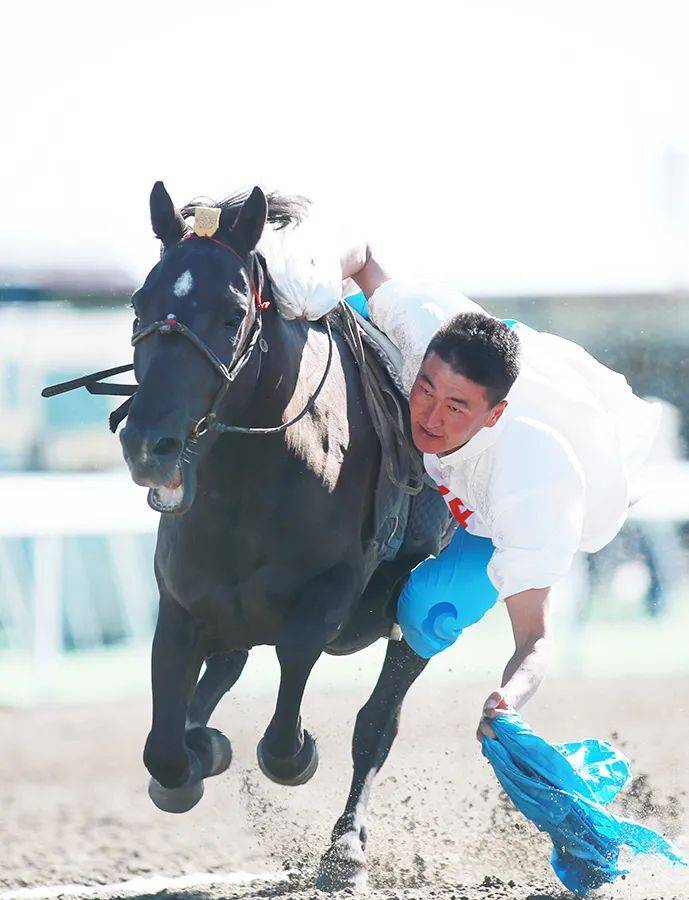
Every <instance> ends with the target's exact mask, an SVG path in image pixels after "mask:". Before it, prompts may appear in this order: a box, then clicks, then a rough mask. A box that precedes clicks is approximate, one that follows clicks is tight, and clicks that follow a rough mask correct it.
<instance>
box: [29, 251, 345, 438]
mask: <svg viewBox="0 0 689 900" xmlns="http://www.w3.org/2000/svg"><path fill="white" fill-rule="evenodd" d="M187 240H201V241H212V242H213V243H214V244H217V245H218V246H220V247H223V248H224V249H225V250H228V251H229V252H230V253H232V254H233V255H234V256H236V257H237V258H238V259H239V261H240V262H241V264H242V268H243V270H244V272H245V274H246V276H247V279H248V283H249V286H250V288H251V293H252V297H253V301H254V302H253V304H251V308H253V310H254V315H253V319H252V321H251V323H250V324H249V325H248V327H246V323H247V321H248V319H249V315H248V313H247V315H246V316H245V318H244V322H243V323H242V327H241V332H240V334H241V337H239V336H238V339H237V342H236V349H235V352H234V354H233V356H232V359H231V360H230V361H229V363H227V364H226V363H224V362H223V361H222V360H221V359H220V357H219V356H218V355H217V354H216V353H215V352H214V351H213V350H212V349H211V348H210V347H209V346H208V344H207V343H206V342H205V341H204V340H203V339H202V338H200V337H199V336H198V334H196V332H195V331H193V330H192V329H191V328H189V326H188V325H185V324H184V323H183V322H180V321H179V320H178V318H177V316H176V315H174V314H173V313H168V314H167V315H166V316H165V318H164V319H158V320H157V321H155V322H152V323H151V324H150V325H147V326H146V327H145V328H140V329H138V330H136V331H135V332H134V334H133V335H132V340H131V344H132V347H136V346H137V344H139V343H140V342H141V341H143V340H144V339H145V338H148V337H151V335H154V334H159V335H162V336H165V335H170V334H179V335H181V336H182V337H183V338H185V339H186V340H188V341H189V342H190V343H191V344H193V345H194V347H196V349H197V350H198V351H199V352H200V353H202V354H203V356H205V357H206V359H207V360H208V362H209V363H210V364H211V365H212V366H213V368H214V369H215V371H216V372H217V373H218V375H219V376H220V378H221V379H222V381H221V384H220V387H219V388H218V390H217V391H216V394H215V397H214V398H213V402H212V403H211V406H210V409H209V410H208V412H207V413H206V414H205V415H204V416H202V417H201V418H200V419H199V421H198V422H197V423H196V424H195V426H194V429H193V431H192V433H191V435H190V439H191V440H197V439H198V438H200V437H202V436H203V435H204V434H206V433H207V432H208V431H215V432H218V433H220V434H227V433H233V434H281V433H282V432H284V431H286V430H287V429H288V428H290V427H291V426H292V425H295V424H296V423H297V422H298V421H299V420H300V419H302V418H303V417H304V416H305V415H306V414H307V413H308V412H309V411H310V410H311V409H312V408H313V405H314V403H315V402H316V400H317V399H318V396H319V394H320V393H321V391H322V390H323V386H324V385H325V382H326V380H327V378H328V374H329V372H330V367H331V364H332V357H333V336H332V331H331V329H330V322H329V321H328V319H327V318H325V319H324V320H323V321H324V324H325V329H326V332H327V335H328V359H327V361H326V364H325V370H324V372H323V375H322V377H321V380H320V382H319V383H318V386H317V387H316V389H315V391H314V392H313V394H312V395H311V397H310V398H309V400H308V402H307V403H306V405H305V406H304V407H303V409H302V410H301V412H299V413H298V414H297V415H296V416H294V417H293V418H292V419H290V420H289V421H288V422H283V423H282V424H281V425H276V426H274V427H272V428H254V427H246V426H240V425H228V424H226V423H225V422H220V421H219V420H218V410H219V409H220V406H221V405H222V403H223V401H224V399H225V397H226V395H227V393H228V391H229V389H230V387H231V386H232V383H233V382H234V380H235V379H236V378H237V376H238V375H239V373H240V372H241V371H242V369H244V367H245V366H246V364H247V363H248V362H249V360H250V359H251V356H252V354H253V352H254V350H255V348H256V345H257V344H258V346H259V349H260V351H261V353H267V352H268V344H267V343H266V341H265V339H264V338H263V336H262V332H263V311H264V310H265V309H267V308H268V307H269V306H270V301H269V300H268V301H266V300H263V299H262V294H263V287H264V274H263V266H262V264H261V261H260V259H259V257H258V255H257V254H256V253H255V252H253V251H252V252H251V253H250V254H249V259H248V260H245V259H244V257H242V256H240V254H239V253H237V251H236V250H235V249H234V247H232V246H230V244H228V243H226V242H225V241H221V240H218V239H217V238H214V237H200V236H198V235H196V234H193V233H190V234H187V235H185V236H184V237H183V238H182V241H187ZM254 272H256V273H257V278H254ZM257 284H258V287H257ZM259 367H260V358H259ZM133 368H134V366H133V365H125V366H116V367H115V368H114V369H106V370H104V371H102V372H94V373H93V374H92V375H83V376H82V377H81V378H76V379H74V380H72V381H66V382H63V383H62V384H56V385H52V386H51V387H47V388H44V390H43V391H42V392H41V393H42V395H43V396H44V397H53V396H55V395H56V394H62V393H65V392H66V391H71V390H74V389H75V388H78V387H85V388H86V389H87V390H88V391H89V393H91V394H113V395H116V396H122V395H130V396H129V399H128V400H126V401H125V403H123V404H122V406H120V407H119V408H118V409H117V410H115V412H114V413H113V414H112V416H111V417H110V427H111V430H112V431H115V430H116V428H117V426H118V425H119V424H120V422H121V421H122V420H123V419H124V418H125V417H126V416H127V413H128V412H129V407H130V405H131V402H132V399H133V397H132V396H131V395H133V394H134V393H135V392H136V386H135V385H119V384H99V383H98V382H100V381H101V380H102V379H103V378H108V377H109V376H111V375H119V374H120V373H122V372H127V371H131V370H132V369H133ZM259 371H260V368H259Z"/></svg>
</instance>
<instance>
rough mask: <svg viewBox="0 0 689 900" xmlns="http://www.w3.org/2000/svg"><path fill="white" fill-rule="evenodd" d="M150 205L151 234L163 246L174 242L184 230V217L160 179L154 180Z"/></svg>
mask: <svg viewBox="0 0 689 900" xmlns="http://www.w3.org/2000/svg"><path fill="white" fill-rule="evenodd" d="M150 205H151V225H152V226H153V234H155V236H156V237H157V238H158V240H160V241H162V242H163V247H170V246H171V245H172V244H176V243H177V241H179V240H180V239H181V237H182V235H183V234H184V231H185V225H184V219H183V218H182V216H181V214H180V213H179V212H178V211H177V210H176V209H175V204H174V203H173V202H172V198H171V197H170V195H169V194H168V192H167V191H166V190H165V185H164V184H163V182H162V181H156V183H155V184H154V185H153V190H152V191H151V202H150Z"/></svg>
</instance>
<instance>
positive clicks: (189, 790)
mask: <svg viewBox="0 0 689 900" xmlns="http://www.w3.org/2000/svg"><path fill="white" fill-rule="evenodd" d="M148 796H149V797H150V798H151V800H152V801H153V802H154V803H155V805H156V806H157V807H158V809H162V811H163V812H169V813H185V812H189V810H190V809H192V808H193V807H194V806H196V804H197V803H198V802H199V800H200V799H201V797H203V779H199V780H198V781H192V782H188V783H187V784H183V785H182V786H181V787H177V788H166V787H163V786H162V784H159V783H158V782H157V781H156V780H155V778H151V780H150V781H149V783H148Z"/></svg>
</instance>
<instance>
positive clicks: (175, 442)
mask: <svg viewBox="0 0 689 900" xmlns="http://www.w3.org/2000/svg"><path fill="white" fill-rule="evenodd" d="M120 441H121V443H122V451H123V454H124V459H125V462H126V463H127V466H128V467H129V473H130V475H131V477H132V481H134V483H135V484H139V485H141V486H142V487H147V488H149V492H148V504H149V506H150V507H151V508H152V509H154V510H155V511H156V512H160V513H172V514H177V515H179V514H180V513H184V512H186V511H187V510H188V509H189V507H190V506H191V504H192V503H193V501H194V496H195V494H196V472H195V466H193V465H192V463H191V461H190V460H191V457H192V455H193V452H192V448H190V447H189V446H188V444H187V443H185V441H183V440H181V439H179V438H175V437H171V436H169V435H161V434H157V433H155V432H149V431H143V430H141V429H139V428H137V426H136V425H135V424H133V423H130V424H128V425H127V427H126V428H123V429H122V431H121V433H120ZM185 450H186V451H187V452H184V451H185Z"/></svg>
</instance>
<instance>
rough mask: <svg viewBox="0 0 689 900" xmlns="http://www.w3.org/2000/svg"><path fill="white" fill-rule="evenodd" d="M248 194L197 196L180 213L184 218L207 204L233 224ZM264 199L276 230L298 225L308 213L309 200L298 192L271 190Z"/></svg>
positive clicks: (246, 192)
mask: <svg viewBox="0 0 689 900" xmlns="http://www.w3.org/2000/svg"><path fill="white" fill-rule="evenodd" d="M248 196H249V192H248V191H238V192H237V193H234V194H230V195H229V196H227V197H225V198H224V200H219V201H215V200H210V199H209V198H208V197H197V198H195V199H194V200H191V201H190V202H189V203H187V204H186V206H183V207H182V209H181V213H182V216H183V217H184V218H188V217H190V216H193V215H194V208H195V207H196V206H209V207H212V208H213V209H221V210H222V211H223V218H224V219H226V218H229V219H230V221H231V222H232V224H234V222H235V220H236V218H237V216H238V215H239V210H240V209H241V208H242V206H243V205H244V203H245V201H246V200H247V198H248ZM266 200H267V201H268V221H269V222H270V223H271V224H272V225H274V227H275V229H276V230H278V231H279V230H280V229H281V228H286V227H287V226H288V225H299V223H300V222H302V221H303V219H304V218H305V217H306V216H307V215H308V211H309V207H310V206H311V201H310V200H309V199H308V198H307V197H302V196H300V195H299V194H294V195H289V194H281V193H279V192H278V191H272V192H271V193H269V194H267V195H266Z"/></svg>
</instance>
